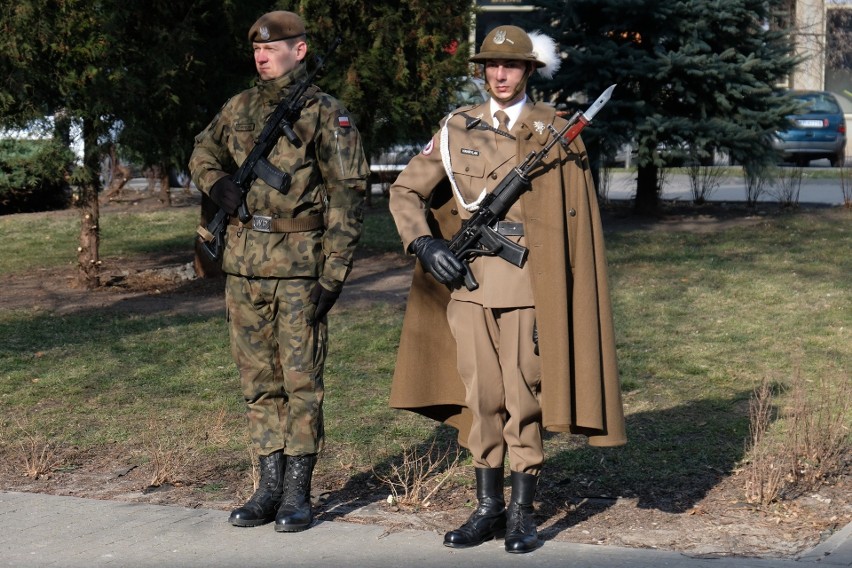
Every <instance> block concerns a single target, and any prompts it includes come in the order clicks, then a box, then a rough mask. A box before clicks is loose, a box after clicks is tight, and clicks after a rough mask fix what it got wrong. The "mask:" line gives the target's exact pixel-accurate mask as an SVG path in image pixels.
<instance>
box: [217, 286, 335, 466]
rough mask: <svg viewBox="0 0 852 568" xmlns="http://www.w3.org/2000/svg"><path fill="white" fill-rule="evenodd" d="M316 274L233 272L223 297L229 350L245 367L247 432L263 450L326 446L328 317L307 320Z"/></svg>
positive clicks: (311, 450) (292, 451)
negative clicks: (249, 274)
mask: <svg viewBox="0 0 852 568" xmlns="http://www.w3.org/2000/svg"><path fill="white" fill-rule="evenodd" d="M315 284H316V280H313V279H301V278H298V279H296V278H293V279H277V278H245V277H242V276H234V275H230V274H229V275H228V277H227V282H226V285H225V304H226V307H227V310H228V315H227V317H228V329H229V333H230V339H231V353H232V354H233V356H234V361H235V362H236V364H237V368H238V369H239V372H240V385H241V388H242V392H243V397H244V398H245V401H246V405H247V407H248V408H247V412H246V415H247V417H248V427H249V434H250V436H251V440H252V444H253V446H254V448H255V450H257V453H258V454H259V455H262V456H264V455H269V454H271V453H272V452H275V451H278V450H284V453H285V454H287V455H293V456H299V455H305V454H316V453H317V452H319V451H320V450H321V449H322V446H323V443H324V439H325V433H324V431H323V417H322V402H323V395H324V387H323V368H324V366H325V357H326V353H327V348H328V333H327V332H328V328H327V325H326V323H325V322H319V323H317V324H316V325H315V326H313V327H312V326H309V325H308V324H307V323H306V321H305V314H304V311H305V306H306V305H310V299H309V297H310V293H311V290H312V289H313V287H314V285H315Z"/></svg>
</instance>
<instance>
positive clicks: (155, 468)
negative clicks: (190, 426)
mask: <svg viewBox="0 0 852 568" xmlns="http://www.w3.org/2000/svg"><path fill="white" fill-rule="evenodd" d="M199 441H200V440H199V437H198V436H187V435H186V434H182V433H176V432H175V431H174V430H172V429H171V428H170V426H169V425H168V424H166V423H164V422H163V421H159V420H156V419H153V418H152V419H150V420H148V427H147V428H146V429H145V430H143V432H142V445H143V447H144V448H145V452H146V454H147V455H148V459H149V461H150V464H151V468H152V471H151V478H150V481H149V485H150V486H152V487H159V486H161V485H164V484H166V483H170V484H173V485H174V484H176V483H178V481H179V479H180V477H181V473H182V472H183V471H185V470H186V469H187V467H189V465H190V463H191V462H192V460H193V459H194V458H195V457H196V456H197V453H198V443H199Z"/></svg>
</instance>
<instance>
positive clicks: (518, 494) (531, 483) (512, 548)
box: [505, 471, 540, 553]
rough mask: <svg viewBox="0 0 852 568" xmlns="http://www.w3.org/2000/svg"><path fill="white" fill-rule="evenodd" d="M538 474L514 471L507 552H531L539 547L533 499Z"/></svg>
mask: <svg viewBox="0 0 852 568" xmlns="http://www.w3.org/2000/svg"><path fill="white" fill-rule="evenodd" d="M537 482H538V476H536V475H532V474H529V473H521V472H518V471H513V472H512V498H511V500H510V501H509V509H508V510H507V511H506V542H505V545H506V552H515V553H523V552H531V551H533V550H535V549H536V548H538V547H539V545H540V541H539V540H538V531H537V530H536V528H535V521H534V520H533V499H535V486H536V483H537Z"/></svg>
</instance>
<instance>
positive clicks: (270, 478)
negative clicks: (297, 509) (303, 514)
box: [228, 450, 284, 527]
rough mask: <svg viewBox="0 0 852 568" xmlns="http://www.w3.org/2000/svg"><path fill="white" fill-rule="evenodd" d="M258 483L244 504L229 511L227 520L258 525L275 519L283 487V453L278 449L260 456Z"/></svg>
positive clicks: (250, 525)
mask: <svg viewBox="0 0 852 568" xmlns="http://www.w3.org/2000/svg"><path fill="white" fill-rule="evenodd" d="M258 461H259V462H260V483H259V484H258V487H257V491H255V492H254V495H252V496H251V498H250V499H249V500H248V501H247V502H246V504H245V505H243V506H242V507H239V508H238V509H234V510H233V511H231V516H230V517H229V518H228V522H229V523H231V524H232V525H234V526H235V527H259V526H260V525H265V524H266V523H271V522H272V520H273V519H275V511H276V510H278V505H280V504H281V495H282V490H283V488H284V455H283V453H282V452H281V451H280V450H279V451H277V452H273V453H271V454H269V455H268V456H260V457H259V458H258Z"/></svg>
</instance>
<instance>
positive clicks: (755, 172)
mask: <svg viewBox="0 0 852 568" xmlns="http://www.w3.org/2000/svg"><path fill="white" fill-rule="evenodd" d="M772 178H773V173H772V169H771V168H769V167H767V166H765V165H762V164H745V165H743V181H744V182H745V188H746V196H745V197H746V206H748V207H754V206H756V205H757V202H758V201H759V200H760V196H761V195H763V194H764V193H765V192H766V190H767V188H768V186H770V185H772Z"/></svg>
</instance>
